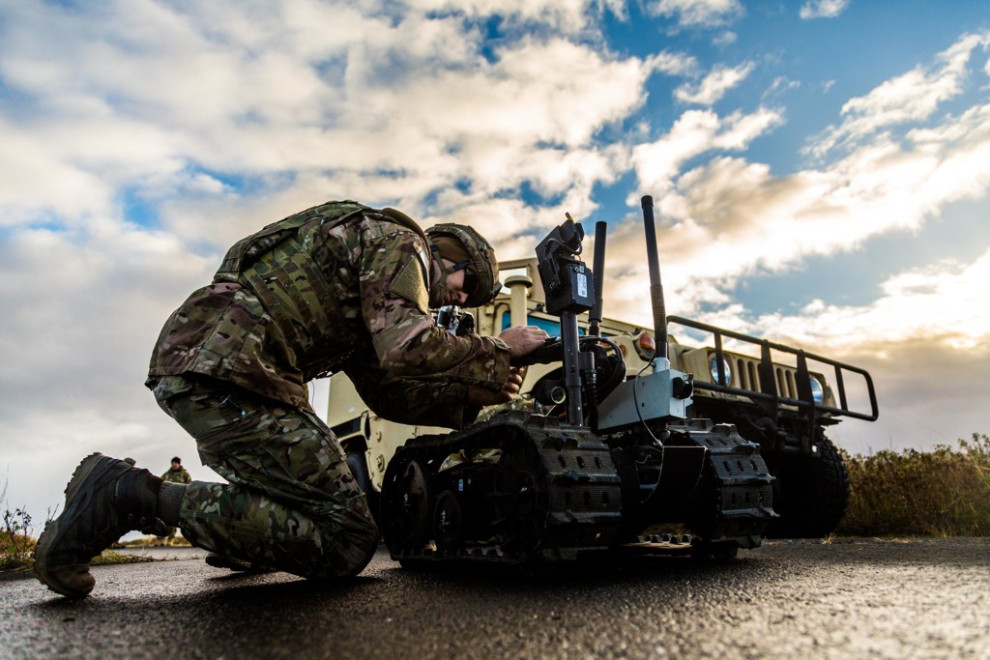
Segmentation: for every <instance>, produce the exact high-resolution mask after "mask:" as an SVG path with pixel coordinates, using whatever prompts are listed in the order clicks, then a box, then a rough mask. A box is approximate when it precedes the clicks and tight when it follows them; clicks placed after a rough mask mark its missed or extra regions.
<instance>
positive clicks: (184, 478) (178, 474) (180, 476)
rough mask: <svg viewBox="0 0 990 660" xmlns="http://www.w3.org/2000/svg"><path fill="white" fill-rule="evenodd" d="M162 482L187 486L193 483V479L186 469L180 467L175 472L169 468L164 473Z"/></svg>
mask: <svg viewBox="0 0 990 660" xmlns="http://www.w3.org/2000/svg"><path fill="white" fill-rule="evenodd" d="M162 481H168V482H171V483H173V484H187V483H189V482H190V481H192V477H191V476H189V470H187V469H186V468H184V467H181V466H180V467H179V469H178V470H173V469H172V468H169V469H167V470H165V472H163V473H162Z"/></svg>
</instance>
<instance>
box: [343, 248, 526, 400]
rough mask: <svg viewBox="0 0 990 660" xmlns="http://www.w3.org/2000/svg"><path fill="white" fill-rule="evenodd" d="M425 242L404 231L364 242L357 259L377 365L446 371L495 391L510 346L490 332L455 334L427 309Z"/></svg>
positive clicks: (416, 372) (405, 372) (417, 372)
mask: <svg viewBox="0 0 990 660" xmlns="http://www.w3.org/2000/svg"><path fill="white" fill-rule="evenodd" d="M425 249H426V247H425V244H424V241H423V239H422V238H421V237H419V236H417V235H416V234H415V233H413V232H411V231H407V230H404V229H403V230H396V231H392V232H388V233H386V234H384V235H383V236H379V237H376V238H374V239H371V240H369V241H368V243H367V244H366V245H365V247H364V250H363V258H362V264H361V273H360V280H361V307H362V314H363V315H364V319H365V323H366V324H367V326H368V330H369V331H370V332H371V336H372V339H373V341H374V346H375V352H376V353H377V355H378V359H379V365H380V366H381V367H382V368H383V369H385V370H388V371H390V372H393V373H395V374H397V375H401V376H424V375H430V374H441V373H446V374H447V377H448V378H456V379H457V380H459V381H460V382H462V383H465V384H472V385H478V386H481V387H485V388H487V389H490V390H493V391H497V390H498V389H499V388H500V387H501V386H502V383H504V382H505V379H506V377H507V376H508V373H509V351H508V348H507V347H506V345H505V343H504V342H502V341H501V340H499V339H496V338H494V337H482V336H480V335H469V336H467V337H455V336H454V335H452V334H450V333H449V332H447V331H445V330H443V329H441V328H438V327H437V326H436V324H435V323H434V321H433V317H432V316H431V315H430V313H429V309H428V306H429V302H428V301H429V291H428V288H427V279H426V277H427V275H426V273H425V271H424V266H423V262H422V259H421V255H422V254H423V251H424V250H425Z"/></svg>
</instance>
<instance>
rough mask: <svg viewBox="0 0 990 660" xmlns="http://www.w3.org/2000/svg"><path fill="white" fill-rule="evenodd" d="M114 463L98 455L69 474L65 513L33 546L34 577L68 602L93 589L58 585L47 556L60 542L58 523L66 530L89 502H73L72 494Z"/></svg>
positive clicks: (87, 459) (49, 526)
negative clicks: (63, 525)
mask: <svg viewBox="0 0 990 660" xmlns="http://www.w3.org/2000/svg"><path fill="white" fill-rule="evenodd" d="M101 459H106V460H101ZM116 463H117V461H116V459H113V458H110V457H109V456H104V455H103V454H101V453H99V452H95V453H92V454H90V455H89V456H87V457H86V458H84V459H83V460H82V462H81V463H79V466H78V467H76V470H75V472H73V473H72V478H71V479H70V480H69V483H68V484H67V485H66V487H65V502H66V507H65V511H63V512H62V515H60V516H59V517H58V518H55V519H54V520H52V521H50V522H49V523H48V524H47V525H45V530H44V531H43V532H42V533H41V536H40V537H39V538H38V544H37V545H36V546H35V549H34V574H35V576H36V577H37V578H38V579H39V580H41V582H42V583H44V584H45V585H46V586H47V587H48V588H49V589H51V590H52V591H54V592H56V593H58V594H61V595H63V596H66V597H68V598H83V597H85V596H88V595H89V593H90V592H91V591H92V590H93V586H92V585H91V586H90V587H89V588H88V589H85V590H83V591H80V590H78V589H73V588H71V587H69V586H68V585H65V584H63V583H62V582H60V581H59V580H58V579H57V578H56V576H54V575H52V574H51V573H50V572H49V570H50V568H51V567H49V566H48V553H49V552H50V551H51V549H52V548H53V547H54V546H56V545H57V544H58V542H59V541H61V540H62V530H63V528H62V525H61V523H62V521H63V519H64V521H65V523H66V526H68V525H69V524H71V523H72V522H73V521H74V520H75V519H76V517H78V515H79V509H80V508H81V507H82V506H84V505H85V504H88V503H89V498H86V501H85V502H82V503H80V502H79V501H77V500H76V493H78V492H79V490H80V489H81V488H82V487H83V485H84V484H86V483H87V482H88V481H89V480H90V477H91V476H92V475H93V474H94V473H96V476H95V479H99V478H100V477H102V476H103V475H104V474H106V473H107V472H109V470H110V468H111V467H112V466H113V465H114V464H116Z"/></svg>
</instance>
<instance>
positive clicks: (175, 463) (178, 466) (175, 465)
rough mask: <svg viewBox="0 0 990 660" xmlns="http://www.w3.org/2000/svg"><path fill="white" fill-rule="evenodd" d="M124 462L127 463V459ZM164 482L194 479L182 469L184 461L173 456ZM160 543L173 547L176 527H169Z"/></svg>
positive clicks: (184, 482) (163, 476) (159, 538)
mask: <svg viewBox="0 0 990 660" xmlns="http://www.w3.org/2000/svg"><path fill="white" fill-rule="evenodd" d="M124 462H127V459H126V458H125V459H124ZM162 481H167V482H169V483H173V484H188V483H189V482H191V481H192V477H191V476H189V471H188V470H186V468H184V467H182V459H181V458H179V457H178V456H173V457H172V464H171V465H170V466H169V468H168V469H167V470H165V472H163V473H162ZM158 541H159V542H160V543H161V544H162V545H169V546H170V545H172V544H173V543H174V542H175V527H172V526H169V527H168V534H166V535H165V536H159V537H158Z"/></svg>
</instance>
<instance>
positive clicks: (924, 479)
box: [835, 433, 990, 536]
mask: <svg viewBox="0 0 990 660" xmlns="http://www.w3.org/2000/svg"><path fill="white" fill-rule="evenodd" d="M844 458H845V460H846V462H847V463H846V464H847V467H848V468H849V481H850V486H851V490H852V494H851V497H850V501H849V508H848V510H847V511H846V515H845V517H844V518H843V519H842V522H841V523H840V524H839V528H838V529H837V530H836V532H835V533H836V534H840V535H850V536H990V437H988V436H987V435H985V434H978V433H974V434H973V437H972V439H971V440H968V441H967V440H960V441H959V446H958V448H956V449H952V448H950V447H947V446H944V445H940V446H937V447H936V448H935V449H933V450H931V451H928V452H919V451H916V450H913V449H910V450H905V451H903V452H901V453H895V452H891V451H881V452H878V453H876V454H872V455H870V456H866V457H864V456H860V455H856V456H849V455H844Z"/></svg>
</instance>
